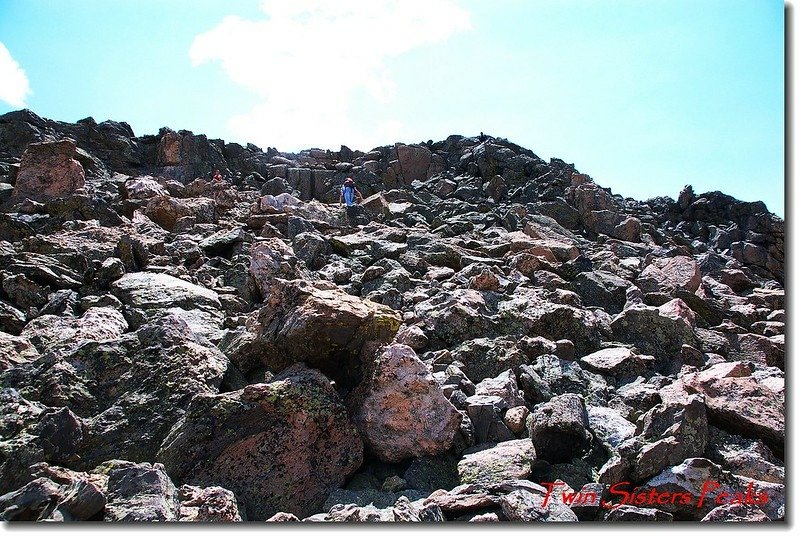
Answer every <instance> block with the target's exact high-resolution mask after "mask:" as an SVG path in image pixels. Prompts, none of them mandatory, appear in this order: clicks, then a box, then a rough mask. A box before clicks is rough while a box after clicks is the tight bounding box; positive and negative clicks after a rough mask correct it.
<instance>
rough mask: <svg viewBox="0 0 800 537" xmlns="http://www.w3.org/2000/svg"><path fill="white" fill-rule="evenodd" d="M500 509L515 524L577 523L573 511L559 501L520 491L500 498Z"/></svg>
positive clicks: (527, 491)
mask: <svg viewBox="0 0 800 537" xmlns="http://www.w3.org/2000/svg"><path fill="white" fill-rule="evenodd" d="M500 507H501V508H502V509H503V514H504V515H505V516H506V518H508V520H510V521H512V522H515V521H518V522H577V521H578V517H577V516H575V513H573V512H572V510H571V509H570V508H569V507H567V506H566V505H564V504H563V503H561V502H558V501H553V500H550V501H546V500H545V496H544V495H542V494H536V493H534V492H531V491H529V490H525V489H518V490H515V491H512V492H510V493H509V494H506V495H504V496H503V497H502V498H500Z"/></svg>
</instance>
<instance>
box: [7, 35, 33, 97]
mask: <svg viewBox="0 0 800 537" xmlns="http://www.w3.org/2000/svg"><path fill="white" fill-rule="evenodd" d="M30 93H31V88H30V85H29V84H28V77H27V76H25V71H23V69H22V67H20V66H19V64H18V63H17V62H16V60H14V58H12V57H11V53H10V52H9V51H8V49H7V48H6V46H5V45H4V44H3V43H2V41H0V101H5V102H6V103H8V104H10V105H11V106H16V107H18V108H24V107H25V98H26V97H27V96H28V95H30Z"/></svg>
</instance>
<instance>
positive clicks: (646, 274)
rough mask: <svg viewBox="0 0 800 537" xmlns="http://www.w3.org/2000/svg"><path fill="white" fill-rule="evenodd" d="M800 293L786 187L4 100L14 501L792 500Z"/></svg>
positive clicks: (4, 455) (588, 508)
mask: <svg viewBox="0 0 800 537" xmlns="http://www.w3.org/2000/svg"><path fill="white" fill-rule="evenodd" d="M216 169H219V170H221V171H222V173H223V175H224V177H225V179H224V180H223V181H212V180H211V173H212V171H213V170H216ZM643 172H646V170H643ZM346 177H353V178H354V179H355V181H356V184H357V186H358V188H359V190H360V191H361V192H362V193H363V195H364V198H365V199H364V201H363V203H362V204H361V205H360V206H358V207H355V208H353V209H351V210H349V211H346V210H345V209H344V208H342V207H340V206H339V205H338V198H339V188H340V186H341V184H342V182H343V181H344V179H345V178H346ZM784 323H785V294H784V222H783V220H781V219H780V218H778V217H776V216H775V215H773V214H771V213H769V212H768V211H767V209H766V207H765V206H764V204H763V203H761V202H742V201H739V200H736V199H734V198H732V197H730V196H727V195H725V194H723V193H721V192H707V193H701V194H698V193H695V192H694V191H693V189H692V188H691V187H690V186H687V187H686V188H684V190H683V191H682V192H680V194H679V196H678V198H677V200H675V199H671V198H668V197H660V198H654V199H650V200H646V201H637V200H633V199H625V198H623V197H621V196H619V195H615V194H613V193H612V192H611V191H609V190H608V189H606V188H603V187H601V186H600V185H599V184H597V183H596V182H595V181H594V180H593V179H592V178H591V177H590V176H589V175H586V174H585V173H581V172H579V171H578V170H576V169H575V167H574V166H573V165H571V164H568V163H566V162H564V161H562V160H559V159H551V160H550V161H545V160H543V159H541V158H539V157H537V156H536V155H535V154H534V153H532V152H531V151H529V150H527V149H525V148H522V147H520V146H518V145H516V144H514V143H511V142H509V141H508V140H505V139H503V138H496V137H493V136H487V137H483V136H482V137H464V136H457V135H454V136H450V137H449V138H447V139H446V140H443V141H439V142H433V141H428V142H424V143H419V144H402V143H398V144H395V145H392V146H384V147H378V148H375V149H373V150H371V151H369V152H363V151H356V150H351V149H349V148H347V147H344V146H342V147H341V148H340V150H338V151H323V150H318V149H311V150H305V151H301V152H299V153H282V152H279V151H278V150H276V149H274V148H267V149H266V150H264V149H261V148H259V147H256V146H254V145H252V144H248V145H247V146H242V145H238V144H234V143H225V142H224V141H222V140H214V139H208V138H207V137H206V136H203V135H196V134H193V133H191V132H188V131H177V132H176V131H173V130H170V129H166V128H165V129H162V130H161V131H159V133H158V134H156V135H147V136H135V135H134V133H133V131H132V130H131V128H130V127H129V126H128V125H127V124H125V123H122V122H114V121H105V122H102V123H97V122H96V121H95V120H93V119H92V118H86V119H84V120H81V121H78V122H77V123H74V124H71V123H63V122H58V121H51V120H48V119H44V118H41V117H39V116H37V115H35V114H34V113H32V112H30V111H27V110H23V111H19V112H12V113H9V114H6V115H3V116H0V520H4V521H36V520H39V521H78V520H88V521H101V520H105V521H140V522H142V521H200V522H233V521H261V522H263V521H273V522H290V521H345V522H359V521H386V522H390V521H398V522H410V521H422V522H445V521H476V522H477V521H482V522H489V521H495V522H503V521H526V522H532V521H538V522H552V521H671V520H674V521H687V520H688V521H701V520H702V521H750V522H754V521H777V520H783V519H784V517H785V500H784V498H785V489H784V487H785V485H784V479H785V467H784V444H785V389H784V370H785V367H786V362H785V339H784V332H785V324H784ZM634 489H636V491H637V492H636V494H634Z"/></svg>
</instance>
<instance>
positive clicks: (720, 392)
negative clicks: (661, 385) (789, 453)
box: [680, 362, 785, 455]
mask: <svg viewBox="0 0 800 537" xmlns="http://www.w3.org/2000/svg"><path fill="white" fill-rule="evenodd" d="M736 366H739V367H736ZM749 371H750V368H749V367H748V366H747V365H745V364H742V363H741V362H735V363H733V364H731V363H724V364H719V365H717V366H712V367H710V368H708V369H706V370H704V371H701V372H700V373H696V374H694V375H687V376H685V377H683V378H681V380H680V382H681V383H682V384H683V385H684V386H685V389H686V390H687V391H688V392H690V393H699V394H702V395H703V396H704V401H705V405H706V408H707V409H708V418H709V421H710V423H712V424H713V425H716V426H717V427H720V428H722V429H725V430H728V431H731V432H733V433H738V434H742V435H744V436H748V437H753V436H755V437H757V438H760V439H762V440H763V441H764V442H765V443H766V444H767V445H768V446H769V447H770V448H771V449H773V450H774V451H775V452H776V453H777V454H779V455H782V454H783V450H784V441H785V407H784V398H783V395H782V393H781V392H780V391H776V389H775V387H776V386H782V384H783V383H782V382H780V383H776V384H770V383H769V382H768V381H759V380H758V379H756V378H755V377H753V376H751V375H750V374H749ZM779 380H782V379H779Z"/></svg>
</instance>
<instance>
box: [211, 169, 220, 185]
mask: <svg viewBox="0 0 800 537" xmlns="http://www.w3.org/2000/svg"><path fill="white" fill-rule="evenodd" d="M212 180H213V181H214V182H215V183H216V182H218V181H220V182H221V181H222V174H221V173H219V170H214V177H213V178H212Z"/></svg>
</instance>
